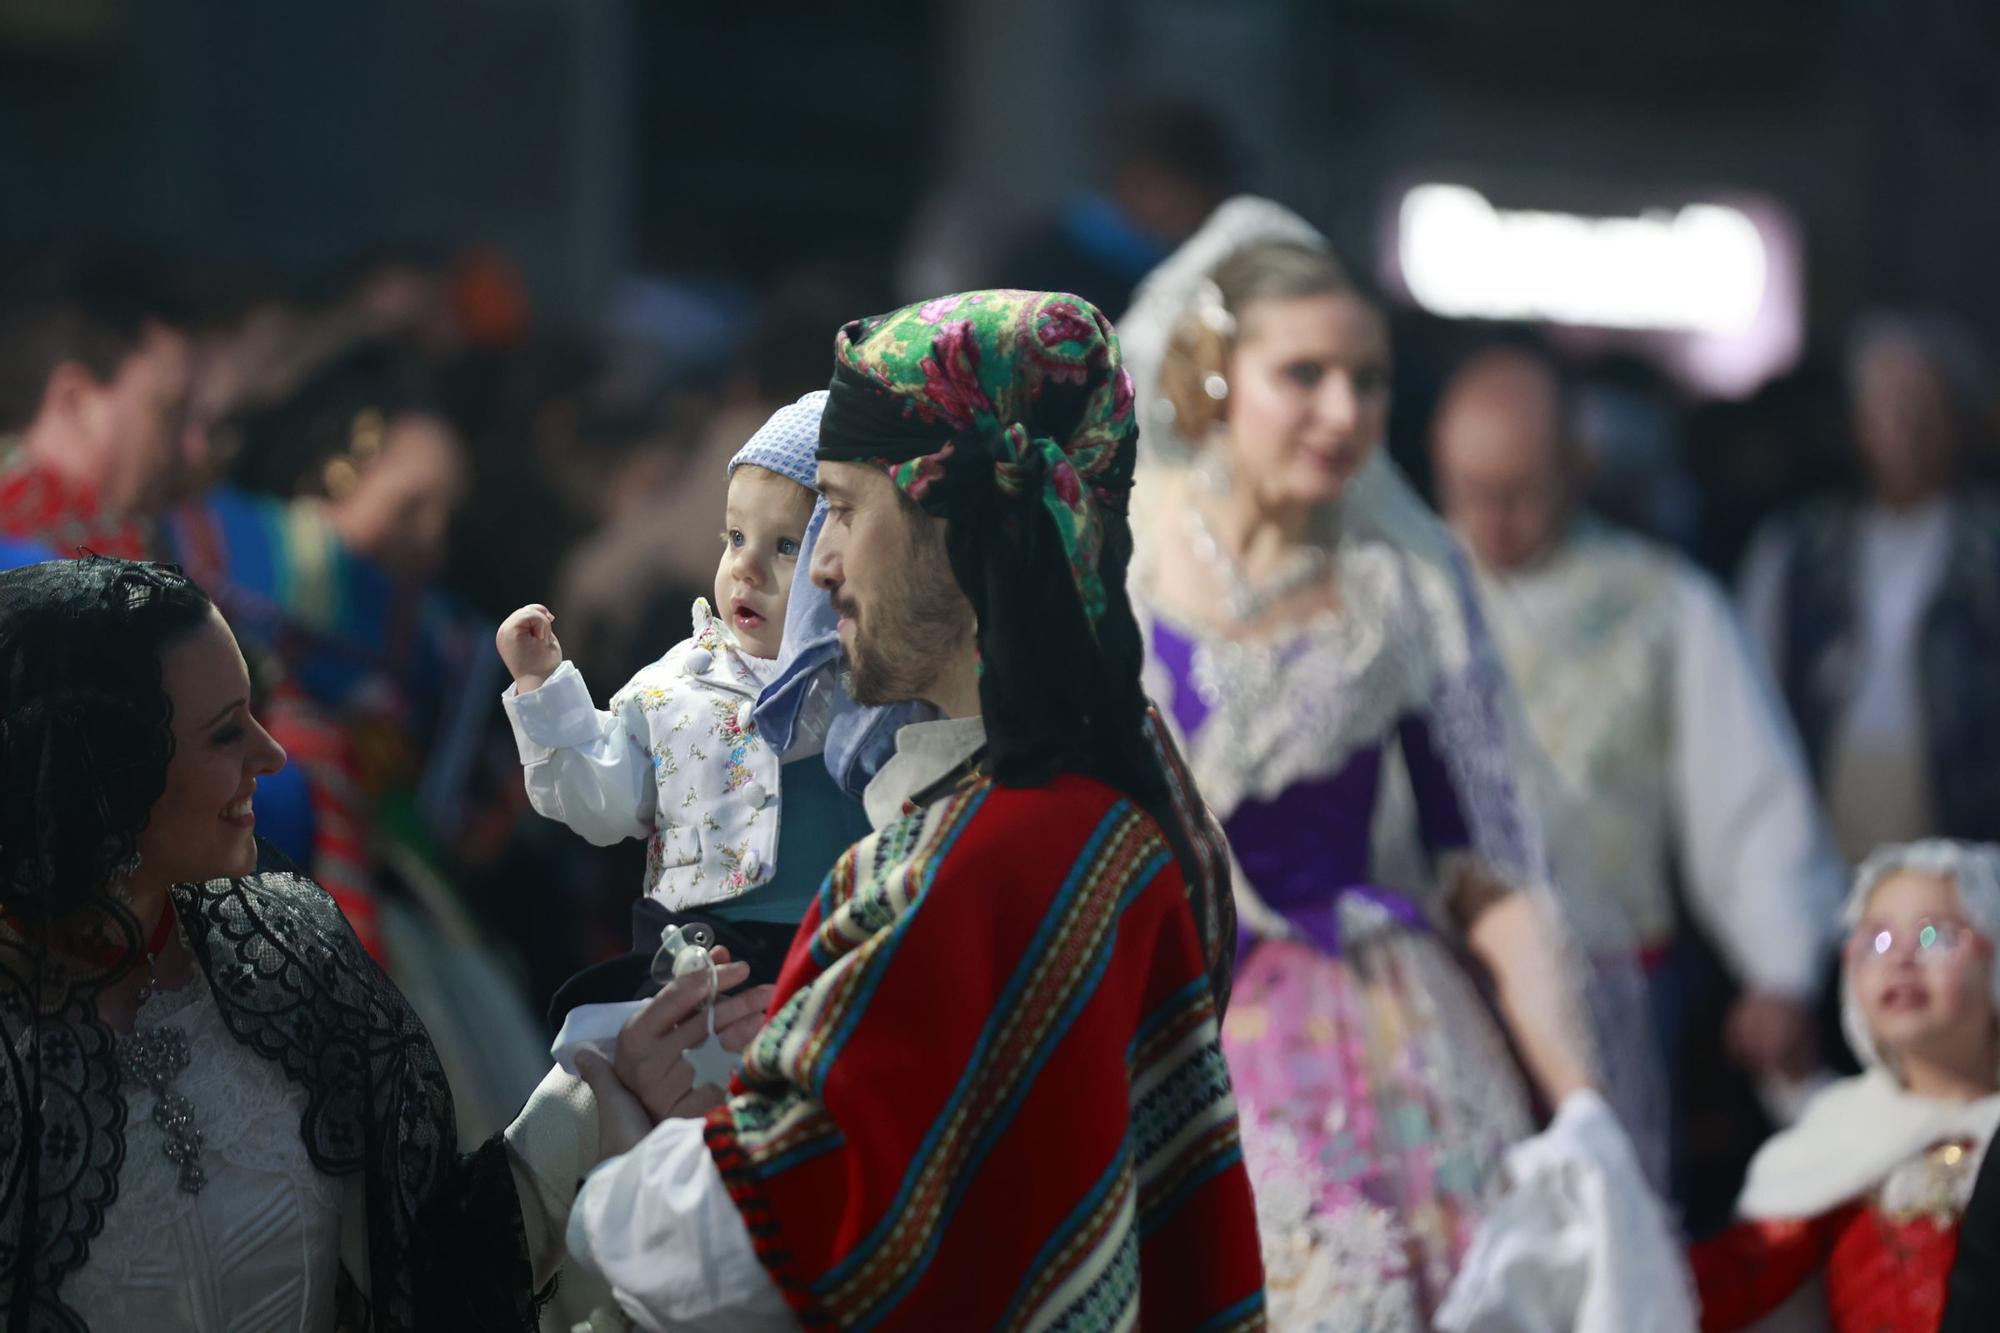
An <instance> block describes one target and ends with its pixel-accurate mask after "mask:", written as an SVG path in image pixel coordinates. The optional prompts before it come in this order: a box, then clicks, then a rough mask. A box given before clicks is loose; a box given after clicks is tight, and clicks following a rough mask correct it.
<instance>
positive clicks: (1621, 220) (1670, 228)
mask: <svg viewBox="0 0 2000 1333" xmlns="http://www.w3.org/2000/svg"><path fill="white" fill-rule="evenodd" d="M1396 257H1397V264H1398V267H1399V268H1400V270H1401V272H1402V277H1403V282H1404V284H1405V285H1406V286H1407V287H1408V289H1409V292H1410V295H1411V296H1412V297H1413V298H1415V300H1416V301H1417V303H1418V304H1419V305H1421V306H1423V307H1424V308H1425V309H1427V310H1430V311H1432V312H1433V313H1436V314H1439V315H1445V316H1449V317H1452V318H1460V319H1493V320H1545V321H1548V322H1550V323H1555V324H1567V325H1573V326H1577V327H1584V328H1610V329H1658V330H1670V331H1677V332H1685V333H1696V334H1707V335H1731V334H1741V333H1744V332H1746V331H1748V330H1749V329H1750V328H1751V326H1752V325H1753V323H1755V322H1756V320H1757V316H1758V313H1759V312H1760V311H1761V310H1762V309H1763V307H1764V303H1765V296H1766V291H1765V288H1766V285H1767V280H1768V278H1769V276H1770V267H1771V266H1770V262H1769V258H1768V256H1767V255H1766V252H1765V247H1764V238H1763V236H1762V235H1761V234H1760V233H1759V231H1758V229H1757V227H1756V225H1755V224H1754V223H1753V222H1752V221H1751V220H1750V218H1749V217H1748V216H1747V215H1745V214H1744V213H1743V212H1741V211H1740V210H1738V209H1735V208H1730V207H1726V206H1724V205H1721V204H1688V205H1686V206H1685V207H1683V208H1681V209H1679V210H1677V211H1675V212H1672V213H1667V212H1649V213H1644V214H1640V215H1638V216H1636V217H1584V216H1581V215H1578V214H1574V213H1552V212H1536V211H1527V210H1508V209H1499V208H1495V207H1494V206H1493V205H1492V204H1491V203H1489V202H1488V201H1487V200H1486V198H1485V197H1484V196H1483V195H1481V194H1480V193H1479V192H1478V191H1477V190H1473V189H1470V188H1468V187H1466V186H1463V185H1419V186H1416V187H1415V188H1413V189H1412V190H1410V192H1409V193H1408V194H1406V195H1404V196H1403V200H1402V205H1401V208H1400V209H1399V210H1398V216H1397V237H1396Z"/></svg>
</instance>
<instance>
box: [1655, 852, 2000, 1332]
mask: <svg viewBox="0 0 2000 1333" xmlns="http://www.w3.org/2000/svg"><path fill="white" fill-rule="evenodd" d="M1847 922H1848V925H1849V927H1850V928H1851V930H1852V933H1851V935H1850V936H1849V938H1848V943H1847V950H1846V954H1845V959H1844V962H1845V970H1844V974H1843V977H1842V981H1841V1001H1842V1012H1841V1017H1842V1022H1843V1024H1844V1026H1845V1028H1846V1030H1847V1038H1848V1043H1849V1045H1851V1046H1852V1047H1853V1048H1854V1053H1855V1055H1856V1056H1858V1057H1859V1058H1860V1060H1861V1062H1862V1064H1863V1066H1864V1071H1863V1072H1862V1073H1861V1074H1860V1075H1859V1076H1857V1077H1855V1078H1850V1079H1844V1080H1842V1081H1840V1082H1838V1083H1834V1084H1832V1085H1830V1086H1829V1087H1828V1088H1826V1089H1825V1090H1824V1091H1822V1092H1821V1093H1819V1095H1818V1096H1816V1097H1815V1098H1814V1099H1813V1100H1812V1102H1811V1103H1809V1104H1808V1106H1807V1107H1806V1112H1805V1114H1804V1116H1803V1117H1801V1118H1800V1120H1799V1123H1798V1124H1797V1125H1796V1126H1794V1127H1793V1128H1791V1129H1789V1130H1787V1131H1785V1132H1784V1133H1782V1134H1779V1135H1778V1136H1777V1137H1775V1138H1773V1139H1772V1140H1771V1141H1770V1142H1769V1143H1767V1144H1765V1145H1764V1147H1763V1149H1762V1150H1761V1151H1759V1153H1758V1154H1757V1157H1756V1159H1755V1160H1754V1161H1753V1162H1752V1163H1751V1164H1750V1175H1749V1179H1748V1181H1747V1182H1746V1183H1745V1185H1744V1189H1743V1194H1742V1197H1741V1198H1739V1199H1738V1200H1737V1212H1738V1213H1739V1214H1740V1215H1741V1216H1742V1217H1743V1218H1744V1219H1745V1220H1744V1221H1742V1222H1740V1223H1738V1224H1737V1225H1735V1226H1733V1227H1731V1228H1730V1229H1729V1230H1728V1231H1725V1232H1723V1233H1722V1234H1721V1235H1719V1236H1716V1237H1713V1238H1711V1239H1709V1240H1706V1241H1703V1242H1701V1243H1700V1244H1699V1245H1697V1246H1696V1247H1695V1249H1694V1254H1693V1258H1694V1266H1695V1273H1696V1277H1697V1280H1698V1281H1699V1283H1700V1287H1701V1297H1702V1325H1703V1327H1704V1328H1707V1329H1735V1328H1745V1327H1748V1326H1750V1325H1752V1324H1754V1323H1756V1322H1757V1321H1758V1320H1760V1319H1762V1318H1764V1317H1766V1316H1767V1315H1770V1314H1771V1313H1772V1312H1773V1311H1774V1310H1776V1309H1778V1308H1779V1307H1780V1306H1784V1305H1786V1304H1787V1302H1793V1303H1797V1304H1799V1305H1801V1306H1806V1307H1817V1308H1814V1309H1804V1310H1801V1311H1800V1313H1803V1314H1807V1315H1810V1316H1815V1317H1816V1319H1817V1320H1819V1321H1825V1322H1829V1323H1830V1324H1831V1326H1832V1327H1834V1328H1837V1329H1847V1328H1871V1329H1872V1328H1895V1329H1935V1328H1936V1327H1937V1326H1938V1321H1939V1318H1940V1317H1941V1315H1942V1312H1943V1307H1944V1296H1945V1284H1946V1279H1947V1277H1948V1276H1949V1274H1950V1271H1951V1263H1952V1258H1953V1256H1954V1254H1955V1253H1956V1250H1957V1246H1958V1233H1959V1224H1960V1219H1961V1216H1962V1215H1963V1213H1964V1211H1965V1207H1966V1202H1967V1200H1968V1199H1969V1198H1970V1196H1971V1193H1972V1186H1973V1180H1974V1177H1975V1175H1976V1174H1977V1171H1978V1167H1979V1162H1980V1160H1981V1158H1982V1157H1983V1156H1984V1154H1985V1153H1986V1152H1987V1150H1988V1147H1989V1145H1990V1143H1991V1141H1992V1138H1993V1133H1994V1129H1995V1127H1996V1126H2000V989H1996V987H1997V986H2000V977H1996V974H1995V971H1994V966H1993V950H1994V940H1995V938H1996V936H2000V847H1993V846H1989V845H1983V844H1972V843H1961V842H1947V841H1932V842H1919V843H1912V844H1909V845H1907V846H1901V847H1889V848H1885V849H1884V850H1882V851H1879V852H1877V853H1876V854H1875V855H1874V856H1872V857H1870V858H1869V860H1868V862H1867V864H1865V865H1863V866H1862V868H1861V870H1860V872H1859V873H1858V874H1857V876H1856V879H1855V886H1854V891H1853V893H1852V894H1851V895H1850V897H1849V899H1848V904H1847ZM1816 1276H1817V1277H1821V1278H1823V1281H1822V1282H1820V1283H1816V1284H1810V1285H1808V1283H1809V1279H1811V1278H1814V1277H1816ZM1790 1313H1791V1311H1790V1310H1789V1309H1788V1310H1787V1314H1788V1315H1789V1314H1790Z"/></svg>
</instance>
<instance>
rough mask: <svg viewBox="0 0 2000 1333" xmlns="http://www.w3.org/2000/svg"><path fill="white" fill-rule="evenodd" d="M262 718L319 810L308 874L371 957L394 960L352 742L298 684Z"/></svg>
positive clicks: (283, 693)
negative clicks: (387, 946) (385, 945)
mask: <svg viewBox="0 0 2000 1333" xmlns="http://www.w3.org/2000/svg"><path fill="white" fill-rule="evenodd" d="M258 720H259V721H261V722H262V723H263V724H264V727H265V729H266V730H268V731H269V732H270V733H271V737H272V739H274V740H276V741H277V742H278V744H280V745H282V746H284V747H285V754H286V755H287V757H288V759H287V761H288V762H289V763H292V764H296V765H297V766H298V767H299V768H300V769H301V770H302V771H303V772H304V774H305V778H306V793H307V796H308V797H309V798H310V799H311V801H312V814H313V839H312V864H311V865H309V866H306V867H304V869H305V871H306V873H307V874H309V875H311V876H312V878H313V879H314V881H315V882H317V883H318V884H319V886H320V887H321V888H323V889H325V890H326V891H327V892H328V893H329V894H331V895H332V896H333V901H334V902H335V903H337V904H338V905H339V907H340V911H341V914H342V915H343V916H345V917H346V918H347V924H348V925H350V926H352V927H354V934H355V938H357V939H359V940H360V941H361V947H362V948H364V949H366V950H367V951H368V956H369V957H370V958H373V959H374V960H375V961H376V962H378V963H381V964H383V965H384V966H387V959H385V958H384V957H383V954H382V939H381V926H380V923H379V921H378V920H377V917H378V915H379V912H378V908H377V905H376V897H375V888H374V884H373V881H372V879H371V877H370V873H369V864H370V854H369V847H370V840H369V823H370V812H369V802H368V798H367V795H366V793H365V792H363V790H362V786H361V766H360V760H359V757H358V756H357V754H356V753H355V749H354V744H353V741H352V740H351V739H350V738H349V736H348V734H347V733H346V731H344V730H343V729H342V728H341V727H339V726H338V725H336V724H335V723H333V722H332V721H330V720H328V719H327V718H326V717H325V716H324V715H322V714H321V713H320V712H319V710H318V709H316V708H315V707H314V706H313V705H312V703H311V702H310V701H309V700H307V699H305V698H304V697H303V696H301V695H300V694H298V692H297V691H295V690H288V691H281V692H280V693H279V694H278V695H276V696H275V697H273V698H272V700H271V701H270V703H269V704H268V705H266V706H265V708H264V709H262V710H261V716H260V717H259V719H258Z"/></svg>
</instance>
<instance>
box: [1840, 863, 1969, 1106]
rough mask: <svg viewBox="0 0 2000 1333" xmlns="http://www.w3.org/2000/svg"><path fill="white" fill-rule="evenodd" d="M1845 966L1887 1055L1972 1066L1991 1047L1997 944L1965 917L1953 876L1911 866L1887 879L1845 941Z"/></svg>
mask: <svg viewBox="0 0 2000 1333" xmlns="http://www.w3.org/2000/svg"><path fill="white" fill-rule="evenodd" d="M1847 966H1848V968H1849V970H1850V973H1851V975H1852V977H1853V984H1854V997H1855V999H1856V1001H1857V1002H1858V1003H1859V1004H1860V1006H1861V1013H1862V1016H1863V1017H1864V1018H1865V1019H1866V1020H1867V1024H1868V1030H1869V1032H1870V1033H1871V1034H1872V1035H1873V1036H1874V1038H1875V1041H1876V1043H1877V1045H1878V1046H1879V1047H1880V1048H1881V1049H1882V1050H1883V1051H1884V1052H1885V1054H1904V1053H1914V1054H1918V1055H1921V1056H1924V1057H1926V1058H1929V1059H1934V1060H1940V1061H1949V1062H1951V1063H1953V1064H1954V1065H1957V1066H1958V1067H1967V1065H1968V1064H1969V1063H1970V1062H1971V1061H1974V1060H1976V1059H1977V1058H1978V1057H1979V1054H1980V1053H1981V1052H1982V1051H1987V1050H1989V1049H1990V1046H1989V1044H1990V1043H1991V1042H1992V1040H1993V1037H1994V1021H1995V1018H1994V1012H1993V991H1992V974H1993V943H1992V941H1990V940H1988V939H1986V938H1985V937H1984V936H1982V935H1979V934H1976V933H1975V932H1974V931H1973V929H1972V927H1971V925H1970V924H1969V923H1968V922H1967V921H1966V919H1965V915H1964V912H1963V911H1962V909H1961V908H1960V907H1959V903H1958V889H1957V887H1956V886H1955V885H1954V884H1953V883H1952V881H1951V880H1950V879H1949V878H1946V877H1945V876H1942V875H1931V874H1925V873H1922V872H1919V871H1909V870H1906V871H1902V872H1900V873H1898V874H1895V875H1892V876H1890V877H1889V878H1888V879H1885V880H1883V881H1882V883H1881V884H1880V885H1878V886H1877V887H1876V889H1875V892H1874V893H1873V894H1871V895H1869V898H1868V908H1867V911H1866V912H1864V913H1863V915H1862V918H1861V923H1860V925H1859V926H1857V927H1856V928H1855V931H1854V934H1853V935H1852V936H1851V937H1850V938H1849V940H1848V944H1847Z"/></svg>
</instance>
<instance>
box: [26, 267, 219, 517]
mask: <svg viewBox="0 0 2000 1333" xmlns="http://www.w3.org/2000/svg"><path fill="white" fill-rule="evenodd" d="M189 385H190V373H189V364H188V338H187V334H186V332H185V331H184V328H183V319H182V317H181V315H180V312H179V310H178V307H177V303H176V302H175V300H174V296H173V293H172V290H171V287H170V285H169V284H168V282H167V280H166V275H165V272H164V270H163V269H162V268H161V267H160V266H159V265H157V264H156V263H154V262H153V261H152V259H151V258H150V257H149V256H147V255H145V254H143V253H141V252H139V251H135V250H118V249H103V250H80V251H76V252H73V253H68V254H41V255H36V256H33V257H32V258H31V259H28V260H24V261H23V262H22V263H21V264H20V265H19V266H18V270H17V271H14V272H11V273H10V274H9V275H8V276H7V278H6V280H5V281H4V283H0V536H6V537H9V538H13V539H15V540H18V541H28V542H37V543H41V544H42V545H44V546H46V547H48V548H50V549H52V550H54V551H55V552H56V553H57V554H59V555H74V554H75V553H76V551H77V548H79V547H88V548H89V549H91V550H93V551H95V552H97V553H99V554H103V555H123V556H130V557H137V556H143V555H148V554H151V553H152V551H153V545H154V541H155V533H154V530H153V521H154V519H155V517H156V516H157V514H158V512H159V510H160V509H161V508H162V507H163V506H164V505H165V504H166V502H167V500H168V499H169V498H170V497H171V496H172V495H173V494H174V492H175V488H176V480H177V478H178V477H179V475H180V474H181V472H182V471H183V470H184V460H183V456H182V449H181V438H180V433H181V425H182V420H183V417H184V414H185V412H186V409H187V403H188V392H189Z"/></svg>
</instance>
